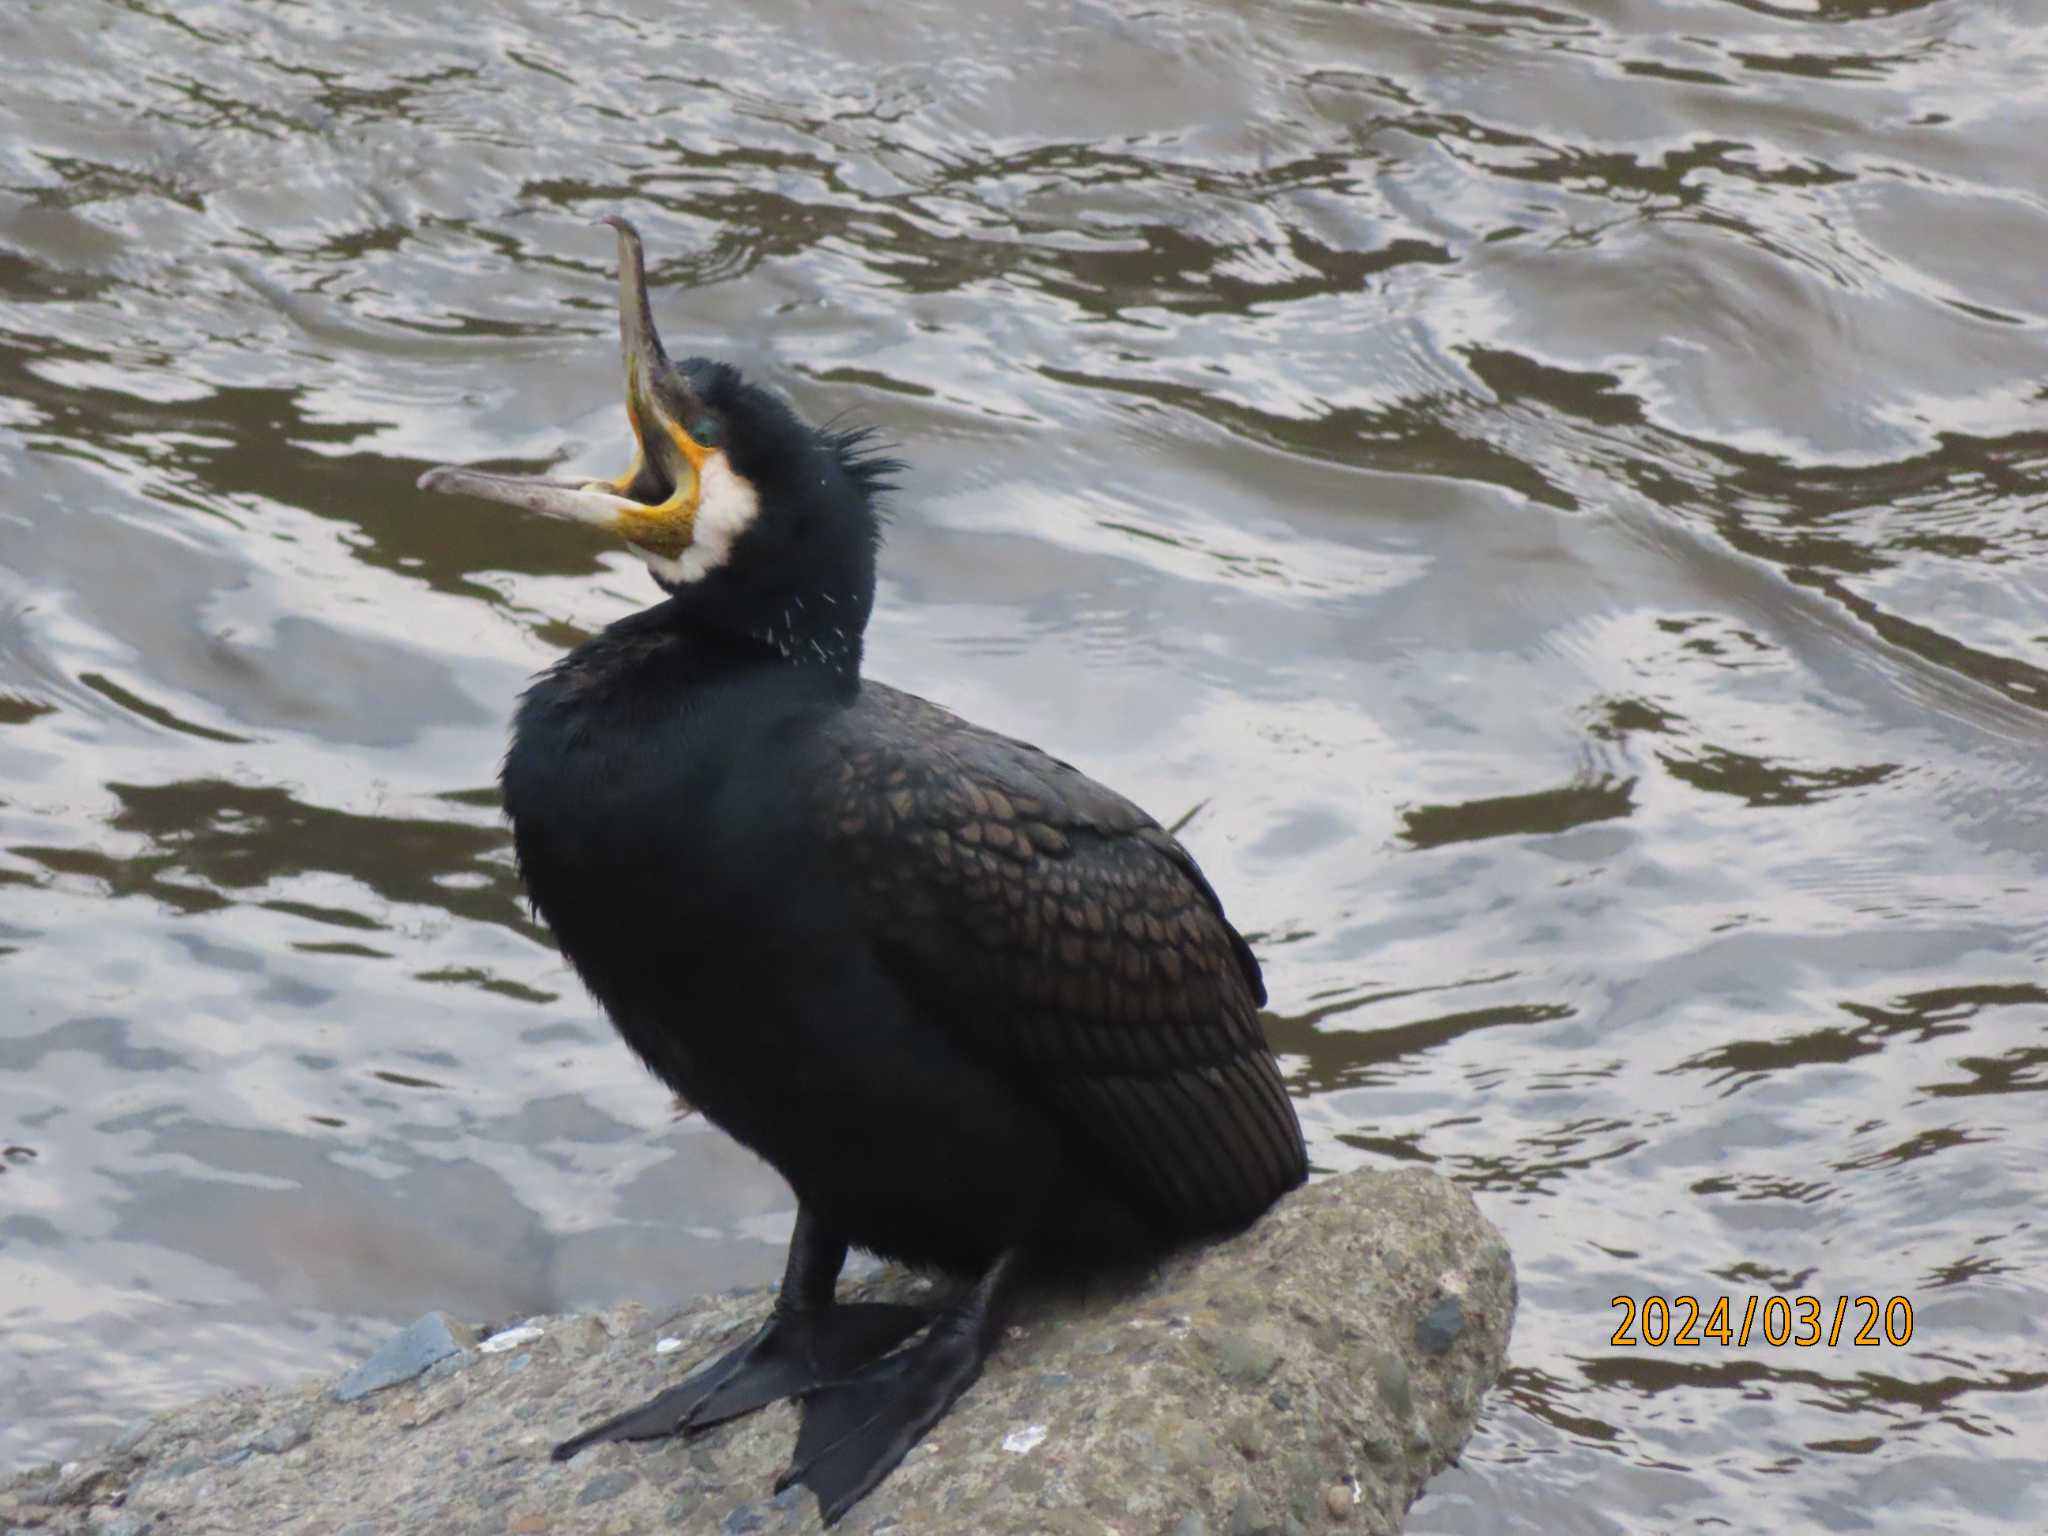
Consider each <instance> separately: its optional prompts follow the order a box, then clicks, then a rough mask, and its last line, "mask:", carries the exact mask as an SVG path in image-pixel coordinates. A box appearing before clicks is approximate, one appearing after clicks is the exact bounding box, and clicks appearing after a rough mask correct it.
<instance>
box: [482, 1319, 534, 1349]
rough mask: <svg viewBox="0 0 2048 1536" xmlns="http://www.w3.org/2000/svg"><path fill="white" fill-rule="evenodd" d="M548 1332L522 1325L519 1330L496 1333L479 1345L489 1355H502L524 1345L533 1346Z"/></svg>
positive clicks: (512, 1329)
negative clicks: (533, 1343) (534, 1342)
mask: <svg viewBox="0 0 2048 1536" xmlns="http://www.w3.org/2000/svg"><path fill="white" fill-rule="evenodd" d="M546 1331H547V1330H546V1329H544V1328H536V1327H534V1326H533V1324H531V1323H521V1324H520V1325H519V1326H518V1327H517V1328H507V1329H506V1330H505V1331H504V1332H503V1333H494V1334H492V1335H491V1336H490V1337H489V1338H488V1339H485V1340H484V1341H483V1343H481V1344H479V1345H477V1348H478V1349H480V1350H482V1351H483V1352H484V1353H485V1354H487V1355H502V1354H503V1353H505V1351H506V1350H508V1349H517V1348H518V1347H519V1346H520V1345H522V1344H531V1343H532V1342H533V1341H534V1340H535V1339H537V1338H539V1337H540V1336H541V1335H542V1334H543V1333H545V1332H546Z"/></svg>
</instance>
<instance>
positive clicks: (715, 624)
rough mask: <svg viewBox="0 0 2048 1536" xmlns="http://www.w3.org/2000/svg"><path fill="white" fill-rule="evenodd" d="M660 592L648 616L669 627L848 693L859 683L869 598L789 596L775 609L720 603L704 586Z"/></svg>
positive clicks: (710, 588)
mask: <svg viewBox="0 0 2048 1536" xmlns="http://www.w3.org/2000/svg"><path fill="white" fill-rule="evenodd" d="M661 586H662V589H663V590H664V591H666V592H667V593H668V594H669V600H668V601H667V602H666V603H664V604H662V605H660V608H658V609H655V610H652V611H654V612H664V611H665V613H666V615H667V617H668V618H669V620H670V622H674V623H678V624H681V625H683V626H685V627H687V628H691V629H696V630H709V631H711V632H713V633H715V634H717V635H719V636H721V637H722V638H723V639H725V640H726V641H727V642H728V643H730V642H734V641H740V642H744V643H746V644H747V645H748V647H749V648H752V649H756V650H758V651H759V652H760V653H762V654H763V655H767V656H772V657H774V658H775V659H776V661H778V662H779V663H781V664H782V665H785V666H791V667H805V668H814V669H816V670H818V671H821V672H825V673H829V674H830V675H832V676H834V677H836V678H839V679H840V680H842V681H843V682H844V683H845V684H846V685H848V686H849V687H850V686H852V685H853V684H854V683H856V682H857V681H858V680H859V678H860V663H861V653H862V644H861V637H862V635H863V633H864V632H865V631H866V629H867V621H868V613H869V610H870V609H871V608H872V606H873V601H874V600H873V598H872V597H864V596H861V595H858V594H844V595H834V594H832V593H828V592H824V591H814V592H811V593H810V594H808V595H805V594H801V593H794V592H792V593H790V594H788V595H787V597H786V598H785V599H784V600H783V601H782V602H781V603H780V604H779V605H778V604H774V603H767V604H763V603H760V602H759V601H758V600H754V599H750V600H748V601H746V602H745V603H743V604H734V603H731V602H727V601H723V600H722V598H723V596H724V594H723V593H722V592H721V591H720V590H719V589H718V588H717V587H715V586H712V585H709V584H707V585H703V586H699V585H695V584H691V585H682V584H677V585H673V586H672V585H670V584H669V583H668V582H662V583H661ZM764 615H766V616H767V621H766V622H765V623H764V622H762V620H763V616H764Z"/></svg>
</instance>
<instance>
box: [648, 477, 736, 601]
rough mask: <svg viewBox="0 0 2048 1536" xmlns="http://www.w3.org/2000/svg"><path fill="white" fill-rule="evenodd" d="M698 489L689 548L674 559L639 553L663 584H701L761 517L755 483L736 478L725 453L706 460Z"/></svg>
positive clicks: (698, 478)
mask: <svg viewBox="0 0 2048 1536" xmlns="http://www.w3.org/2000/svg"><path fill="white" fill-rule="evenodd" d="M697 489H698V495H697V520H696V522H695V524H694V525H693V531H692V533H691V536H690V547H689V548H688V549H686V550H684V551H683V552H682V553H681V554H680V555H677V556H675V557H674V558H670V557H669V556H667V555H657V554H654V553H653V552H651V551H649V550H645V549H642V550H640V551H639V555H640V558H641V559H643V560H645V561H646V562H647V568H648V569H649V570H651V571H652V572H654V574H655V575H656V576H658V577H660V578H661V579H662V580H663V581H666V582H671V583H683V582H691V581H702V580H703V579H704V578H705V576H707V575H708V574H709V573H711V572H712V571H715V570H717V569H718V568H719V567H720V566H721V565H723V564H725V562H726V561H727V560H729V559H731V558H732V546H733V544H734V542H735V541H736V540H737V539H738V538H739V536H740V535H741V534H743V533H745V532H746V531H747V529H749V528H750V527H752V526H753V523H754V518H755V517H756V516H757V515H758V514H759V513H760V510H761V499H760V497H758V496H756V495H755V494H754V486H753V482H752V481H750V480H748V479H746V478H745V477H743V476H741V475H739V474H737V473H736V472H735V471H734V470H733V467H732V465H731V464H730V463H729V462H728V461H727V459H726V457H725V455H724V454H722V453H715V454H713V455H712V456H711V457H710V458H709V459H707V460H705V462H704V467H703V468H702V469H701V470H699V471H698V472H697Z"/></svg>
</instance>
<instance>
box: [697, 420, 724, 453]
mask: <svg viewBox="0 0 2048 1536" xmlns="http://www.w3.org/2000/svg"><path fill="white" fill-rule="evenodd" d="M723 435H724V434H723V433H722V432H721V431H720V430H719V426H718V423H717V422H716V421H713V420H712V419H711V418H710V417H709V416H700V417H699V418H698V419H697V420H695V421H693V422H691V423H690V437H691V439H692V440H693V441H694V442H696V443H697V444H698V446H700V447H703V448H716V447H717V446H718V440H719V438H720V437H722V436H723Z"/></svg>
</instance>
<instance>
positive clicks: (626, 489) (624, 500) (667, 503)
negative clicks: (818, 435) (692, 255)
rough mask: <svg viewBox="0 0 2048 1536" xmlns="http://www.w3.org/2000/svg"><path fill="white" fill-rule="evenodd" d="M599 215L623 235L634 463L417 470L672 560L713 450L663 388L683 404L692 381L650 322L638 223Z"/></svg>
mask: <svg viewBox="0 0 2048 1536" xmlns="http://www.w3.org/2000/svg"><path fill="white" fill-rule="evenodd" d="M598 222H599V223H601V224H609V225H610V226H611V227H612V228H613V229H614V230H616V231H617V232H618V237H619V349H620V351H621V353H622V354H623V356H624V361H625V365H626V419H627V420H628V421H629V422H630V423H631V424H632V427H633V441H634V445H635V447H634V453H633V467H632V468H631V469H629V470H627V471H626V473H624V474H623V475H620V476H618V477H617V478H616V479H613V480H563V479H557V478H554V477H551V476H547V475H500V474H492V473H490V472H488V471H485V470H480V469H464V468H462V467H461V466H459V465H453V464H443V465H438V466H436V467H435V468H433V469H430V470H428V471H427V472H426V473H425V474H423V475H421V476H420V478H419V487H420V489H421V490H423V491H440V492H443V493H445V494H447V495H451V496H478V497H481V498H483V499H484V500H485V501H500V502H504V503H505V504H506V505H508V506H514V507H524V508H525V509H526V510H527V511H529V512H542V513H546V514H548V515H549V516H551V517H566V518H571V519H574V520H575V521H576V522H579V523H590V524H593V525H594V526H596V527H599V528H604V529H606V530H608V531H610V532H612V533H615V534H617V535H618V536H619V537H621V538H623V539H624V540H625V541H626V542H627V543H629V544H633V545H637V546H638V547H640V548H642V549H645V550H648V551H650V552H651V553H654V554H657V555H663V556H667V557H669V558H671V559H672V558H674V557H675V556H677V555H679V554H681V553H682V552H683V551H684V550H685V549H687V548H689V545H690V540H691V538H692V536H693V535H694V532H695V524H696V518H697V501H698V497H699V495H700V482H699V472H700V471H701V470H702V469H703V467H704V464H705V462H706V461H707V460H709V459H710V457H711V455H712V453H713V452H714V451H715V450H712V449H708V448H705V447H703V446H702V445H700V444H699V443H698V442H697V441H696V440H695V439H694V438H692V437H691V436H690V434H689V432H688V431H686V430H685V429H684V427H683V425H682V423H681V421H679V420H678V419H677V413H676V412H675V411H673V410H672V409H671V408H670V407H669V406H667V405H665V404H664V403H663V399H662V389H661V388H658V387H657V385H661V386H664V387H665V388H666V390H667V391H668V392H669V393H671V394H673V395H675V396H677V397H678V400H679V402H680V403H683V404H685V405H686V406H687V404H688V402H689V398H690V396H689V385H688V384H687V382H685V381H684V379H683V378H682V376H681V375H680V374H678V373H676V372H675V371H674V370H672V369H671V368H670V367H669V361H668V354H667V353H666V352H664V351H663V350H662V345H661V337H660V335H659V334H658V333H657V332H656V331H655V329H654V312H653V309H652V308H651V307H650V306H649V304H648V300H647V268H646V261H645V258H644V256H643V255H642V253H641V247H640V232H639V231H638V230H636V229H634V228H633V226H632V225H631V224H629V223H627V222H626V220H624V219H622V218H619V217H617V216H616V215H614V216H612V217H609V218H605V219H600V220H599V221H598Z"/></svg>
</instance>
